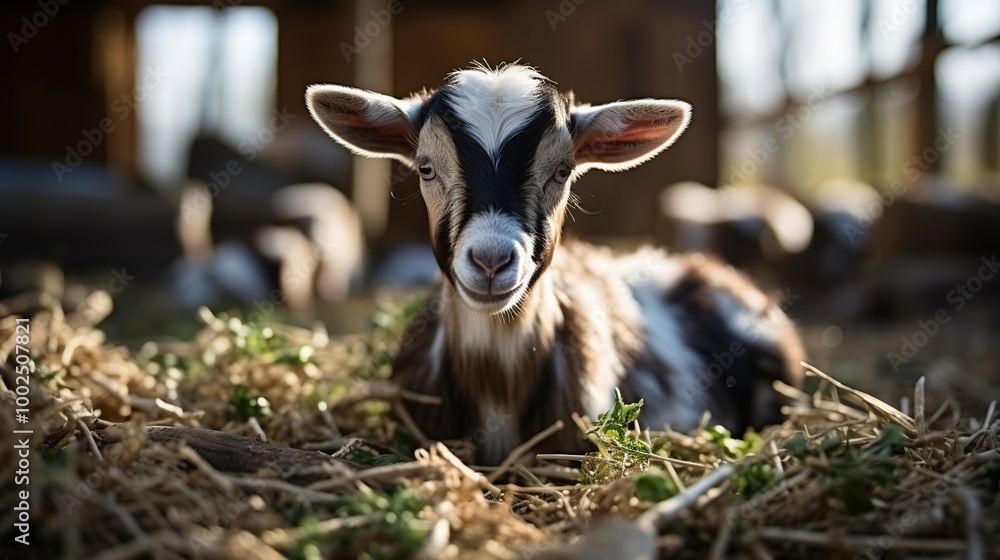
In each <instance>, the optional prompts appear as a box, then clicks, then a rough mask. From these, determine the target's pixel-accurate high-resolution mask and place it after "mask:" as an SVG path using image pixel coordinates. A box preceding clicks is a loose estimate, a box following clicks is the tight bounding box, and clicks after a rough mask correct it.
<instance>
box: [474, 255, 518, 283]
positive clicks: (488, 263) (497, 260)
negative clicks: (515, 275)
mask: <svg viewBox="0 0 1000 560" xmlns="http://www.w3.org/2000/svg"><path fill="white" fill-rule="evenodd" d="M469 258H470V259H472V262H474V263H476V266H478V267H479V268H481V269H482V270H483V272H485V273H486V276H488V277H490V278H493V277H494V276H496V274H497V273H498V272H500V270H501V269H502V268H503V267H505V266H507V265H508V264H510V262H511V261H512V260H514V252H513V251H511V252H509V253H507V254H503V253H501V252H498V251H481V252H479V253H477V252H475V251H473V250H472V249H469Z"/></svg>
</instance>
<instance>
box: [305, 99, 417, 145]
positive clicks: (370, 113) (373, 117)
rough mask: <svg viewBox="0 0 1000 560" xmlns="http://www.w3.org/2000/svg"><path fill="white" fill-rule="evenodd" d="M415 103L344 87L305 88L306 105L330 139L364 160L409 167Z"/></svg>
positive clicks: (414, 142) (414, 135)
mask: <svg viewBox="0 0 1000 560" xmlns="http://www.w3.org/2000/svg"><path fill="white" fill-rule="evenodd" d="M419 105H420V102H419V101H406V100H401V99H396V98H395V97H390V96H388V95H382V94H380V93H374V92H371V91H365V90H363V89H356V88H351V87H346V86H336V85H327V84H316V85H312V86H309V88H308V89H306V106H308V107H309V112H310V113H311V114H312V117H313V118H314V119H316V122H318V123H319V124H320V126H322V127H323V130H325V131H326V132H327V133H328V134H329V135H330V136H332V137H333V139H334V140H336V141H337V142H340V143H341V144H343V145H344V146H346V147H347V148H348V149H350V150H351V151H352V152H354V153H356V154H361V155H364V156H368V157H382V158H393V159H397V160H399V161H402V162H403V163H405V164H407V165H412V164H413V158H414V156H415V154H416V145H417V130H416V127H415V126H414V119H415V117H416V114H417V112H418V110H419Z"/></svg>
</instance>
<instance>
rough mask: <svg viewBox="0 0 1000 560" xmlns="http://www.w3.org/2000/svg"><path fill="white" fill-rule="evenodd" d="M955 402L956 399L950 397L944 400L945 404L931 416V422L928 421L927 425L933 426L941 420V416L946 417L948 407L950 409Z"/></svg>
mask: <svg viewBox="0 0 1000 560" xmlns="http://www.w3.org/2000/svg"><path fill="white" fill-rule="evenodd" d="M953 402H955V397H953V396H951V395H948V397H947V398H946V399H945V400H944V403H942V404H941V406H939V407H938V409H937V410H936V411H934V414H932V415H931V417H930V420H928V421H927V424H926V425H927V426H933V425H934V423H935V422H937V421H938V420H939V419H940V418H941V416H943V415H944V413H945V411H946V410H948V407H950V406H951V403H953Z"/></svg>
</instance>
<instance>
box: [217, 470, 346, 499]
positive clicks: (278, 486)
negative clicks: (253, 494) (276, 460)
mask: <svg viewBox="0 0 1000 560" xmlns="http://www.w3.org/2000/svg"><path fill="white" fill-rule="evenodd" d="M226 479H227V480H228V481H229V482H230V483H232V485H233V486H238V487H240V488H250V489H251V490H258V491H259V490H276V491H279V492H287V493H289V494H297V495H299V496H302V497H303V498H305V499H307V500H309V501H311V502H313V503H316V504H333V505H339V504H343V503H344V501H345V500H346V498H344V497H343V496H334V495H332V494H326V493H323V492H316V491H315V490H310V489H308V488H303V487H301V486H296V485H294V484H290V483H288V482H285V481H283V480H271V479H266V478H243V477H239V476H226Z"/></svg>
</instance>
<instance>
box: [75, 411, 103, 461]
mask: <svg viewBox="0 0 1000 560" xmlns="http://www.w3.org/2000/svg"><path fill="white" fill-rule="evenodd" d="M76 425H77V426H80V431H81V432H83V437H84V439H86V440H87V444H88V445H89V446H90V452H91V453H93V454H94V457H97V460H98V461H100V462H102V463H103V462H104V456H103V455H101V450H100V449H98V448H97V442H96V441H94V434H92V433H91V432H90V428H88V427H87V425H86V424H84V422H83V420H81V419H79V418H77V419H76Z"/></svg>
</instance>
